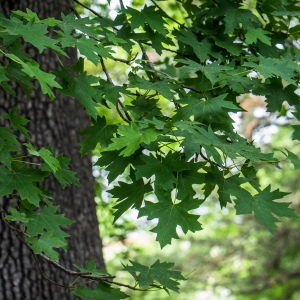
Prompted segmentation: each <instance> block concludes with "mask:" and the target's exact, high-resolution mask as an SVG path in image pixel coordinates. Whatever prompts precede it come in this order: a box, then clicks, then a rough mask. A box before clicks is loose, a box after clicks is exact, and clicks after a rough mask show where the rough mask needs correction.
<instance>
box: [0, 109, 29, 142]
mask: <svg viewBox="0 0 300 300" xmlns="http://www.w3.org/2000/svg"><path fill="white" fill-rule="evenodd" d="M17 109H18V107H17V106H15V107H13V108H12V109H11V111H10V112H9V114H8V113H3V114H2V115H1V117H2V118H4V119H8V120H9V121H10V124H11V126H12V127H13V129H15V130H18V131H20V132H21V133H22V134H23V135H24V136H25V137H27V138H28V139H30V136H29V134H28V130H27V129H26V128H25V127H23V125H26V124H27V123H28V122H29V120H28V119H25V118H24V117H22V116H19V115H17V113H16V112H17Z"/></svg>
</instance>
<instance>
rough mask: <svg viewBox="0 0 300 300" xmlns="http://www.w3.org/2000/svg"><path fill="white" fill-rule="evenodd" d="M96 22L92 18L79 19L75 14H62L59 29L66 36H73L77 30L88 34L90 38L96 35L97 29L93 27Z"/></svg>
mask: <svg viewBox="0 0 300 300" xmlns="http://www.w3.org/2000/svg"><path fill="white" fill-rule="evenodd" d="M94 23H95V21H94V20H93V19H91V18H88V17H86V18H77V17H76V16H75V15H74V14H68V15H65V14H64V13H62V14H61V22H60V23H59V24H58V27H59V28H61V29H62V30H63V31H64V32H65V33H66V34H71V33H72V32H73V31H74V30H75V29H77V30H79V31H81V32H83V33H86V34H88V35H89V36H94V35H95V32H96V30H95V28H93V27H92V26H91V24H94Z"/></svg>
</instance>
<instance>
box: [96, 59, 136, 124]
mask: <svg viewBox="0 0 300 300" xmlns="http://www.w3.org/2000/svg"><path fill="white" fill-rule="evenodd" d="M99 57H100V63H101V66H102V70H103V72H104V74H105V76H106V78H107V80H108V81H109V82H110V83H111V84H113V85H114V83H113V81H112V79H111V77H110V75H109V73H108V71H107V69H106V66H105V64H104V61H103V58H102V57H101V56H99ZM119 105H120V106H121V108H122V110H123V109H124V105H123V103H122V102H121V101H120V99H118V101H117V103H116V109H117V112H118V114H119V116H120V117H121V118H122V119H123V120H124V121H125V122H127V123H130V121H131V117H130V116H129V114H128V112H127V111H124V110H123V112H124V114H125V116H126V118H125V117H124V115H123V113H122V112H121V110H120V109H119Z"/></svg>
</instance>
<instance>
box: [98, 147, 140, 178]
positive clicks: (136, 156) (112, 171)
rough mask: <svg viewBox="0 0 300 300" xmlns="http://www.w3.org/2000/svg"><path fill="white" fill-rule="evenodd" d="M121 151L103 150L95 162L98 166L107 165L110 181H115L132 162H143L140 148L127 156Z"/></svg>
mask: <svg viewBox="0 0 300 300" xmlns="http://www.w3.org/2000/svg"><path fill="white" fill-rule="evenodd" d="M120 152H121V151H103V152H101V157H100V158H99V159H98V161H97V162H96V163H95V165H96V166H100V167H106V168H105V169H106V170H107V171H109V174H108V176H107V179H108V182H109V183H111V182H112V181H114V180H115V179H116V178H117V177H118V176H119V175H122V174H123V173H124V171H125V169H126V167H127V166H128V165H129V164H130V163H135V164H138V163H140V162H141V160H140V155H141V151H139V150H138V151H136V152H134V153H133V154H132V155H130V156H125V157H124V156H121V155H120Z"/></svg>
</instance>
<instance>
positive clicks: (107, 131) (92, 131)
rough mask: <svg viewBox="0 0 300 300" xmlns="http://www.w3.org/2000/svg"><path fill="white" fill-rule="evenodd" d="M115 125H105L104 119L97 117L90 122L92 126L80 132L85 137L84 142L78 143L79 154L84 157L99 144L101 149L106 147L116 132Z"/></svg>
mask: <svg viewBox="0 0 300 300" xmlns="http://www.w3.org/2000/svg"><path fill="white" fill-rule="evenodd" d="M116 130H117V126H116V125H107V123H106V120H105V118H104V117H100V116H98V118H97V120H94V119H93V120H92V126H90V127H87V128H85V129H84V130H83V131H81V133H80V135H82V136H87V138H86V139H85V140H83V141H82V142H80V143H79V145H80V146H81V148H80V154H81V155H84V154H86V153H88V152H90V151H92V150H94V149H95V147H96V145H97V144H98V143H100V145H101V146H102V147H107V146H108V145H109V143H110V140H111V138H112V137H113V134H114V133H115V132H116Z"/></svg>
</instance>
